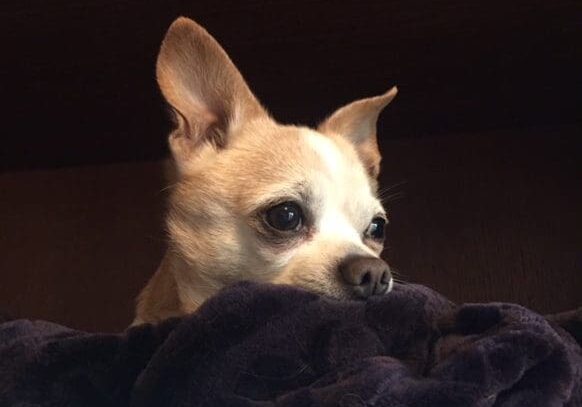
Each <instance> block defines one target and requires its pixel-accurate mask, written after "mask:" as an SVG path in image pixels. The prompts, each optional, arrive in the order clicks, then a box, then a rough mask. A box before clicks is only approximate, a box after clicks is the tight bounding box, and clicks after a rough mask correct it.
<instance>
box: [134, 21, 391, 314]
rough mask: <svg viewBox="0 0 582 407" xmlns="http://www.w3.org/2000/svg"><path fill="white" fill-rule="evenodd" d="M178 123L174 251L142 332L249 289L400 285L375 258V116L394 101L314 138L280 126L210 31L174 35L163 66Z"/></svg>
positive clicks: (368, 104) (362, 110) (354, 111)
mask: <svg viewBox="0 0 582 407" xmlns="http://www.w3.org/2000/svg"><path fill="white" fill-rule="evenodd" d="M156 74H157V80H158V84H159V86H160V89H161V92H162V94H163V95H164V97H165V99H166V100H167V102H168V103H169V105H170V107H171V108H172V111H173V113H174V117H175V122H176V123H175V129H174V130H173V131H172V132H171V134H170V136H169V144H170V149H171V151H172V155H173V158H174V161H175V164H176V169H177V177H178V181H177V183H176V184H175V186H174V187H173V188H172V192H171V196H170V198H169V201H170V202H169V209H168V216H167V229H168V234H169V249H168V251H167V253H166V255H165V257H164V259H163V260H162V263H161V265H160V267H159V268H158V270H157V272H156V273H155V275H154V276H153V277H152V279H151V280H150V281H149V283H148V284H147V286H146V287H145V288H144V289H143V291H142V292H141V294H140V296H139V298H138V303H137V315H136V319H135V321H134V324H140V323H145V322H150V323H155V322H158V321H161V320H163V319H165V318H168V317H172V316H179V315H184V314H186V313H189V312H191V311H193V310H195V309H196V308H197V307H198V306H199V305H200V304H201V303H202V302H203V301H204V300H205V299H207V298H208V297H210V296H212V295H213V294H215V293H216V292H217V291H218V290H219V289H220V288H222V287H224V286H226V285H228V284H231V283H233V282H236V281H241V280H254V281H262V282H272V283H281V284H293V285H296V286H299V287H303V288H305V289H308V290H311V291H313V292H317V293H321V294H324V295H328V296H332V297H335V298H339V299H347V298H367V297H368V296H370V295H373V294H385V293H387V292H389V291H390V289H391V288H392V281H393V280H392V274H391V272H390V268H389V267H388V265H387V264H386V263H385V262H384V261H383V260H381V259H380V257H379V255H380V252H381V251H382V248H383V243H384V228H385V225H386V222H387V219H386V212H385V211H384V209H383V207H382V204H381V202H380V200H379V199H378V197H377V186H378V185H377V177H378V174H379V171H380V159H381V158H380V153H379V151H378V144H377V141H376V121H377V119H378V115H379V114H380V112H381V111H382V110H383V109H384V107H385V106H386V105H388V103H390V102H391V101H392V99H393V98H394V97H395V96H396V92H397V90H396V88H395V87H394V88H392V89H391V90H389V91H388V92H387V93H385V94H383V95H380V96H376V97H371V98H367V99H361V100H358V101H355V102H353V103H351V104H348V105H346V106H344V107H342V108H340V109H338V110H337V111H336V112H334V113H333V114H332V115H331V116H329V117H328V118H327V119H326V120H325V121H324V122H323V123H321V124H320V125H319V126H318V127H317V129H310V128H307V127H301V126H289V125H282V124H279V123H277V122H276V121H275V120H274V119H273V118H271V117H270V116H269V114H268V113H267V111H266V110H265V109H264V108H263V107H262V106H261V104H260V103H259V101H258V100H257V98H256V97H255V96H254V95H253V93H252V92H251V90H250V89H249V87H248V86H247V84H246V83H245V81H244V79H243V77H242V76H241V74H240V72H239V71H238V70H237V68H236V67H235V66H234V64H233V63H232V61H231V60H230V58H229V57H228V55H227V54H226V53H225V51H224V50H223V49H222V48H221V47H220V45H219V44H218V43H217V42H216V40H215V39H214V38H213V37H212V36H211V35H210V34H208V32H206V30H205V29H204V28H202V27H201V26H199V25H198V24H196V23H195V22H194V21H192V20H189V19H187V18H178V19H177V20H176V21H174V23H172V25H171V26H170V28H169V30H168V32H167V34H166V37H165V39H164V41H163V43H162V46H161V49H160V52H159V55H158V60H157V66H156Z"/></svg>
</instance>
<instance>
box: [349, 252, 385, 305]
mask: <svg viewBox="0 0 582 407" xmlns="http://www.w3.org/2000/svg"><path fill="white" fill-rule="evenodd" d="M339 272H340V274H341V275H342V277H343V279H344V280H345V282H346V283H347V284H348V286H350V288H351V289H352V290H353V292H354V294H356V296H358V297H360V298H368V297H369V296H371V295H375V294H385V293H387V292H388V290H389V289H390V288H391V286H392V273H391V272H390V267H388V264H386V262H385V261H384V260H382V259H379V258H376V257H369V256H350V257H347V258H345V259H344V260H343V261H342V262H341V263H340V265H339Z"/></svg>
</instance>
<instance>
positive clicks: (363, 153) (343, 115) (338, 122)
mask: <svg viewBox="0 0 582 407" xmlns="http://www.w3.org/2000/svg"><path fill="white" fill-rule="evenodd" d="M397 93H398V89H397V88H396V87H393V88H392V89H390V90H389V91H388V92H386V93H384V94H383V95H380V96H375V97H371V98H366V99H360V100H357V101H355V102H352V103H350V104H348V105H345V106H343V107H341V108H339V109H338V110H336V111H335V112H334V113H333V114H332V115H331V116H329V117H328V118H327V119H326V120H325V121H324V122H323V123H321V124H320V125H319V127H318V130H319V131H320V132H321V133H324V134H328V135H332V134H334V135H339V136H342V137H345V138H347V139H348V140H349V141H350V142H352V143H353V145H354V146H355V147H356V151H357V152H358V155H359V157H360V160H362V162H363V163H364V166H365V167H366V170H367V171H368V174H369V175H370V177H372V178H374V179H375V178H377V177H378V174H379V173H380V160H381V159H382V157H381V156H380V151H379V150H378V141H377V138H376V123H377V121H378V116H379V115H380V113H381V112H382V110H383V109H384V108H385V107H386V106H387V105H388V104H389V103H390V102H391V101H392V99H394V97H395V96H396V94H397Z"/></svg>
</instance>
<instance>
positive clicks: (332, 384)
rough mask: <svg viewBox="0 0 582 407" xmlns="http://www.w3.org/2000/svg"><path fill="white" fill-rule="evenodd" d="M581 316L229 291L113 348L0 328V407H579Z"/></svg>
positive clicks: (44, 327)
mask: <svg viewBox="0 0 582 407" xmlns="http://www.w3.org/2000/svg"><path fill="white" fill-rule="evenodd" d="M581 316H582V311H581V310H578V311H573V312H571V313H568V314H561V315H557V316H553V317H551V318H549V319H548V318H544V317H542V316H540V315H538V314H536V313H534V312H532V311H530V310H527V309H525V308H523V307H521V306H518V305H512V304H502V303H490V304H465V305H455V304H453V303H451V302H450V301H448V300H447V299H446V298H444V297H443V296H441V295H439V294H438V293H436V292H434V291H431V290H430V289H428V288H426V287H422V286H418V285H396V287H395V288H394V290H393V291H392V292H391V293H390V294H388V295H386V296H382V297H372V298H370V299H368V300H367V301H345V302H340V301H334V300H332V299H328V298H325V297H321V296H318V295H315V294H312V293H309V292H305V291H302V290H300V289H297V288H293V287H287V286H273V285H258V284H251V283H241V284H237V285H235V286H233V287H230V288H227V289H225V290H223V291H222V292H221V293H220V294H219V295H217V296H216V297H214V298H212V299H211V300H209V301H207V302H206V303H205V304H204V305H203V306H202V307H201V308H200V309H199V310H198V311H197V312H196V313H194V314H192V315H191V316H188V317H185V318H181V319H171V320H168V321H165V322H164V323H162V324H160V325H158V326H151V325H142V326H139V327H135V328H131V329H129V330H127V331H126V332H124V333H120V334H90V333H85V332H80V331H76V330H72V329H69V328H66V327H62V326H59V325H56V324H52V323H49V322H39V321H28V320H14V321H8V322H4V323H2V324H0V406H28V407H30V406H84V407H91V406H135V407H138V406H140V407H141V406H144V407H145V406H260V407H267V406H390V407H392V406H398V407H401V406H418V407H420V406H431V407H438V406H446V407H456V406H459V407H460V406H477V407H485V406H498V407H502V406H503V407H509V406H516V407H517V406H528V407H530V406H544V407H547V406H570V407H574V406H576V407H579V406H582V352H581V348H580V345H579V344H578V343H577V342H576V340H575V339H574V337H573V336H572V335H570V334H569V333H568V332H567V331H566V330H565V329H563V328H562V327H561V326H564V327H566V328H567V329H570V331H572V333H574V334H579V332H580V321H582V318H581Z"/></svg>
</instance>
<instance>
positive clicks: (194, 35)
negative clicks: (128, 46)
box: [156, 17, 268, 166]
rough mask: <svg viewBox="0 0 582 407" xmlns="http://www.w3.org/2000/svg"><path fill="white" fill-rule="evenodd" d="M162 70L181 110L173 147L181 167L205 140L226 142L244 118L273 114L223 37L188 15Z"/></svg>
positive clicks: (178, 24)
mask: <svg viewBox="0 0 582 407" xmlns="http://www.w3.org/2000/svg"><path fill="white" fill-rule="evenodd" d="M156 75H157V80H158V84H159V86H160V90H161V91H162V94H163V95H164V97H165V98H166V100H167V102H168V103H169V104H170V106H171V107H172V109H173V111H174V113H175V117H176V121H177V128H176V129H175V130H174V131H173V132H172V134H171V135H170V147H171V149H172V152H173V154H174V158H175V159H176V161H177V162H178V165H179V166H180V165H183V164H185V161H187V160H188V159H189V158H191V156H192V153H193V152H195V151H197V150H198V149H199V147H201V146H202V145H207V144H210V145H212V146H214V147H216V148H221V147H224V146H225V145H226V144H227V143H228V136H229V134H230V133H231V132H232V131H233V130H236V128H237V126H239V125H240V124H241V123H243V122H244V121H248V120H251V119H253V118H256V117H258V116H268V115H267V113H266V112H265V110H264V109H263V107H262V106H261V104H260V103H259V102H258V100H257V99H256V97H255V96H254V95H253V93H252V92H251V90H250V89H249V87H248V86H247V84H246V83H245V81H244V79H243V77H242V75H241V74H240V72H239V71H238V69H237V68H236V67H235V66H234V64H233V62H232V61H231V60H230V58H229V57H228V55H227V54H226V52H225V51H224V50H223V49H222V47H221V46H220V45H219V44H218V42H216V40H215V39H214V38H213V37H212V36H211V35H210V34H208V32H207V31H206V30H205V29H204V28H202V27H201V26H200V25H198V24H197V23H195V22H194V21H192V20H190V19H188V18H184V17H180V18H178V19H177V20H176V21H174V22H173V23H172V25H171V26H170V28H169V29H168V32H167V33H166V37H165V38H164V40H163V42H162V46H161V49H160V52H159V54H158V60H157V64H156Z"/></svg>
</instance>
